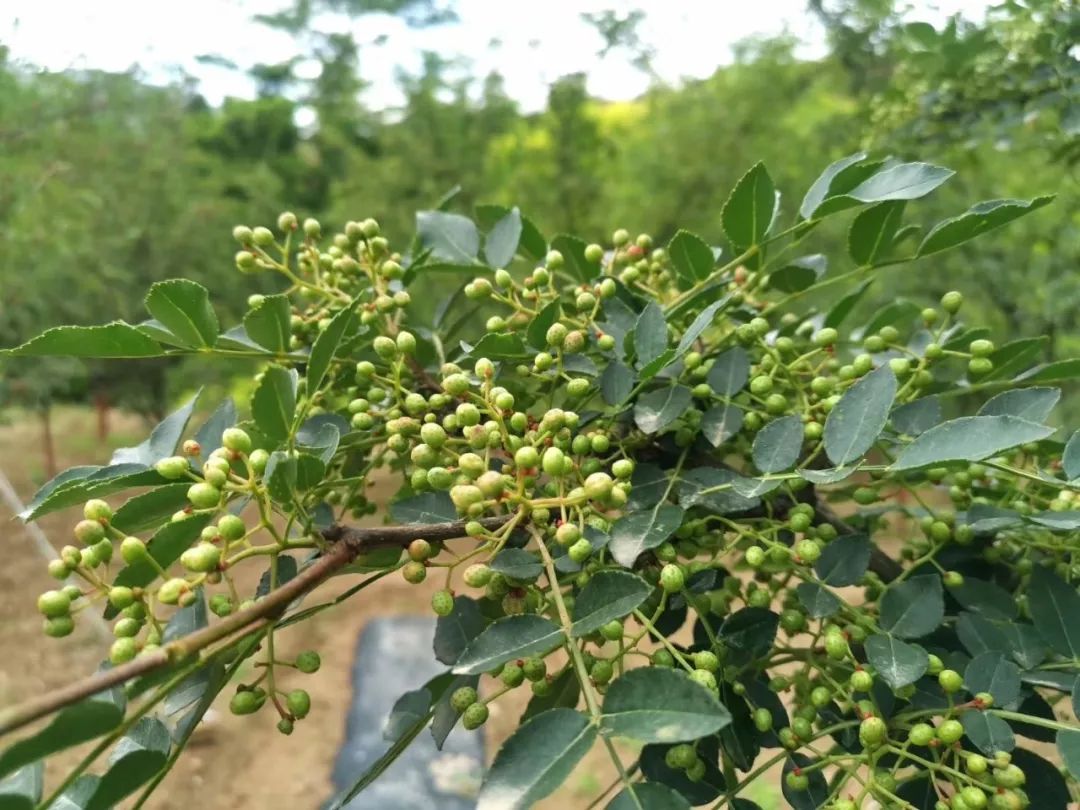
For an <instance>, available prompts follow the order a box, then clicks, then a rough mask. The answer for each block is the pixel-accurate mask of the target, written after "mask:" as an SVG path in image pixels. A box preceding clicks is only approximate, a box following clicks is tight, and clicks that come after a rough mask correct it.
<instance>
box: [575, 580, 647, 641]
mask: <svg viewBox="0 0 1080 810" xmlns="http://www.w3.org/2000/svg"><path fill="white" fill-rule="evenodd" d="M652 591H653V588H652V586H651V585H649V583H647V582H646V581H645V580H643V579H642V578H641V577H639V576H637V575H635V574H631V573H629V572H627V571H600V572H598V573H597V574H594V575H593V577H592V578H591V579H590V580H589V581H588V583H587V584H586V585H585V587H584V588H582V589H581V592H580V593H579V594H578V596H577V600H576V601H575V602H574V610H573V621H574V625H573V627H572V628H571V631H570V635H571V636H572V637H574V638H580V637H581V636H586V635H588V634H589V633H591V632H593V631H594V630H598V629H599V628H601V627H603V626H604V625H605V624H607V623H608V622H610V621H612V620H613V619H621V618H622V617H623V616H626V615H627V614H628V613H631V612H632V611H633V610H635V609H636V608H637V607H638V606H639V605H640V604H641V603H642V602H644V601H645V600H646V599H647V598H648V597H649V594H651V593H652Z"/></svg>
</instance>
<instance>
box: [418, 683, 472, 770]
mask: <svg viewBox="0 0 1080 810" xmlns="http://www.w3.org/2000/svg"><path fill="white" fill-rule="evenodd" d="M440 678H450V679H451V680H449V681H443V680H438V679H432V680H430V681H428V690H429V691H430V692H432V698H433V700H432V703H433V706H434V713H433V715H432V718H431V738H432V739H433V740H434V741H435V747H436V748H438V749H439V750H440V751H441V750H442V748H443V745H444V744H445V743H446V738H447V737H449V736H450V732H451V731H453V730H454V727H455V726H456V725H457V723H458V720H459V719H460V718H461V715H460V714H459V713H458V711H457V710H456V709H455V708H454V707H453V706H452V705H450V697H451V695H453V694H454V691H455V690H457V689H460V688H461V687H463V686H468V687H470V688H471V689H476V688H477V687H479V686H480V676H479V675H458V676H457V677H454V675H453V673H450V672H446V673H444V674H443V675H442V676H440ZM443 683H445V684H446V685H445V688H444V687H443V686H442V684H443ZM440 689H442V693H441V694H439V690H440Z"/></svg>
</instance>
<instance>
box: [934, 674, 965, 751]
mask: <svg viewBox="0 0 1080 810" xmlns="http://www.w3.org/2000/svg"><path fill="white" fill-rule="evenodd" d="M947 671H948V670H947ZM963 736H964V727H963V726H962V725H960V721H959V720H945V721H944V722H943V723H942V724H941V725H940V726H938V727H937V737H938V739H939V740H941V741H942V742H943V743H945V745H952V744H953V743H954V742H956V741H957V740H959V739H960V738H961V737H963Z"/></svg>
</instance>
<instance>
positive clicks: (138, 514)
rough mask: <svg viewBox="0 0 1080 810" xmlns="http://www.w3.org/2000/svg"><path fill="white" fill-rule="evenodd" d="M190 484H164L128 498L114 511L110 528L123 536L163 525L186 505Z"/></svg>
mask: <svg viewBox="0 0 1080 810" xmlns="http://www.w3.org/2000/svg"><path fill="white" fill-rule="evenodd" d="M190 486H191V482H190V481H188V482H185V483H181V484H166V485H165V486H161V487H155V488H154V489H151V490H148V491H147V492H143V493H141V494H139V495H136V496H134V497H133V498H129V499H128V500H127V501H126V502H125V503H124V504H123V506H121V507H120V508H119V509H117V510H116V512H115V513H114V514H113V517H112V520H111V521H110V522H111V524H112V527H113V528H114V529H116V530H117V531H120V532H123V533H124V534H137V533H139V532H142V531H146V530H147V529H152V528H156V527H158V526H160V525H161V524H162V523H164V522H165V521H166V520H167V519H168V518H169V517H171V516H172V514H173V513H175V512H177V511H179V510H180V509H182V508H184V507H185V506H187V504H188V499H187V491H188V488H189V487H190Z"/></svg>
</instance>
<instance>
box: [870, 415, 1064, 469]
mask: <svg viewBox="0 0 1080 810" xmlns="http://www.w3.org/2000/svg"><path fill="white" fill-rule="evenodd" d="M1053 432H1054V429H1053V428H1051V427H1047V426H1046V425H1039V424H1036V423H1035V422H1029V421H1027V420H1026V419H1019V418H1017V417H1015V416H962V417H960V418H959V419H952V420H950V421H948V422H942V423H941V424H940V425H937V426H935V427H932V428H930V430H928V431H926V432H925V433H923V434H922V435H921V436H919V437H917V438H916V439H915V441H913V442H912V443H911V444H909V445H907V446H906V447H905V448H904V449H903V450H902V451H901V452H900V455H899V457H898V458H897V459H896V461H895V462H893V464H892V467H891V469H893V470H911V469H915V468H917V467H926V466H929V465H931V464H940V463H942V462H945V461H982V460H983V459H984V458H989V457H990V456H992V455H995V454H997V453H1000V452H1001V451H1002V450H1008V449H1009V448H1011V447H1016V446H1017V445H1020V444H1026V443H1027V442H1034V441H1039V440H1040V439H1045V438H1046V437H1047V436H1050V435H1051V434H1053Z"/></svg>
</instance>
